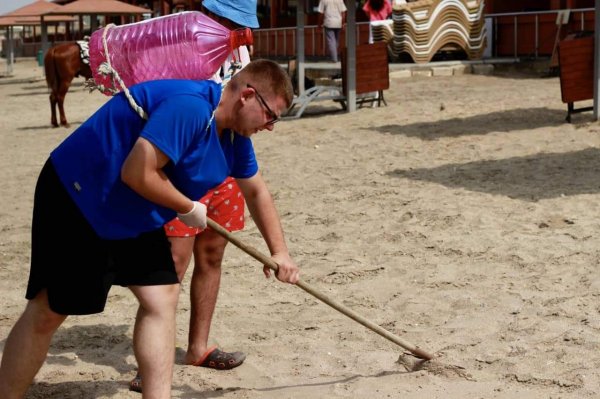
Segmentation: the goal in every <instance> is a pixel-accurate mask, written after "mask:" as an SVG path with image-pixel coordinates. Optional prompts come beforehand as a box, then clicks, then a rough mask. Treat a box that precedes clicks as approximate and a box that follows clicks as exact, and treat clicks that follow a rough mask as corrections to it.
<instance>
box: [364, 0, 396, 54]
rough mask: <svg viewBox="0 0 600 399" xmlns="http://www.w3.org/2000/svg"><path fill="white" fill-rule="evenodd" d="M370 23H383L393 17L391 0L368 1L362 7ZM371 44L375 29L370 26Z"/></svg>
mask: <svg viewBox="0 0 600 399" xmlns="http://www.w3.org/2000/svg"><path fill="white" fill-rule="evenodd" d="M362 9H363V11H364V12H365V14H367V16H368V17H369V21H370V22H374V21H383V20H386V19H388V18H389V16H390V15H392V4H391V3H390V0H367V1H366V2H365V4H364V5H363V7H362ZM369 43H373V28H372V25H371V24H369Z"/></svg>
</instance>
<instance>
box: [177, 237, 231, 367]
mask: <svg viewBox="0 0 600 399" xmlns="http://www.w3.org/2000/svg"><path fill="white" fill-rule="evenodd" d="M226 245H227V240H226V239H225V238H223V237H221V236H220V235H219V234H217V233H216V232H214V231H213V230H211V229H206V230H204V231H203V232H202V233H201V234H200V235H199V236H197V237H196V242H195V244H194V272H193V274H192V281H191V290H190V291H191V292H190V304H191V316H190V329H189V336H188V350H187V353H186V355H185V363H187V364H195V363H196V362H198V360H199V359H200V358H201V357H202V356H203V355H204V354H205V352H206V350H207V346H208V335H209V333H210V325H211V322H212V317H213V313H214V310H215V306H216V303H217V295H218V294H219V286H220V284H221V262H222V261H223V254H224V253H225V246H226Z"/></svg>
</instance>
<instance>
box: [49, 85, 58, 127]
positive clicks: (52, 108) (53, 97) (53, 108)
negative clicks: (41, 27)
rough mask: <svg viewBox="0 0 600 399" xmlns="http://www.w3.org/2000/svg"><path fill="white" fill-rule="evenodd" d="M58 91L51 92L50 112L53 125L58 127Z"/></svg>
mask: <svg viewBox="0 0 600 399" xmlns="http://www.w3.org/2000/svg"><path fill="white" fill-rule="evenodd" d="M56 103H57V101H56V93H54V91H53V92H51V93H50V112H51V115H52V116H51V117H50V123H51V124H52V126H53V127H58V122H57V120H56Z"/></svg>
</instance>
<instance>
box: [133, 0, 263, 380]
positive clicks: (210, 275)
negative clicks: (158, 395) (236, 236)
mask: <svg viewBox="0 0 600 399" xmlns="http://www.w3.org/2000/svg"><path fill="white" fill-rule="evenodd" d="M202 7H203V9H202V12H203V13H204V14H206V15H208V16H209V17H210V18H212V19H213V20H215V21H216V22H218V23H219V24H221V25H223V26H224V27H226V28H228V29H230V30H235V29H239V28H245V27H247V28H258V26H259V24H258V18H257V17H256V0H237V1H235V2H232V1H229V0H204V1H203V2H202ZM249 50H250V49H249V48H248V47H246V46H242V47H239V48H238V49H236V50H234V52H233V54H232V56H230V57H229V58H228V59H227V60H226V61H225V63H224V64H223V65H222V66H221V68H220V69H219V71H217V73H215V75H214V76H213V77H212V79H211V80H213V81H215V82H217V83H221V84H223V85H225V84H226V83H227V81H228V80H229V79H230V78H231V74H232V73H236V72H238V71H239V70H240V69H241V68H243V67H245V66H246V65H248V63H249V62H250V56H249ZM234 62H237V63H238V65H237V66H234V68H232V64H233V63H234ZM199 202H200V203H202V204H205V205H206V207H207V214H208V216H209V217H210V218H211V219H213V220H214V221H215V222H217V223H218V224H220V225H221V226H222V227H223V228H225V229H226V230H228V231H230V232H234V231H239V230H242V229H243V228H244V211H245V201H244V196H243V195H242V193H241V191H240V188H239V186H238V184H237V182H236V180H235V179H234V178H232V177H227V178H226V179H225V181H223V182H222V183H221V184H220V185H218V186H217V187H214V188H212V189H211V190H209V192H208V193H207V194H206V195H205V196H204V197H202V198H201V199H200V200H199ZM165 233H166V235H167V237H168V239H169V242H170V243H171V253H172V254H173V261H174V262H175V269H176V270H177V276H178V278H179V281H182V280H183V277H184V275H185V272H186V271H187V268H188V265H189V263H190V260H191V258H192V255H193V256H194V270H193V273H192V280H191V282H190V309H191V315H190V321H189V331H188V348H187V351H186V355H185V359H184V362H185V363H186V364H189V365H192V366H199V367H208V368H213V369H217V370H229V369H232V368H235V367H238V366H239V365H241V364H242V363H243V362H244V360H245V359H246V354H245V353H243V352H239V351H234V352H225V351H223V350H221V349H220V348H218V347H216V346H211V347H209V346H208V337H209V333H210V326H211V323H212V317H213V313H214V310H215V306H216V303H217V296H218V293H219V287H220V283H221V263H222V261H223V255H224V253H225V247H226V246H227V240H226V239H225V238H223V237H222V236H220V235H219V234H218V233H217V232H215V231H214V230H212V229H211V228H210V227H207V228H205V229H201V228H197V227H189V226H187V225H186V224H184V223H183V222H181V221H180V220H179V219H174V220H172V221H170V222H169V223H167V224H165ZM129 388H130V389H131V390H132V391H136V392H141V391H142V378H141V376H140V374H139V373H138V374H137V375H136V376H135V377H134V378H133V380H131V382H130V384H129Z"/></svg>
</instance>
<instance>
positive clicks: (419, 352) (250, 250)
mask: <svg viewBox="0 0 600 399" xmlns="http://www.w3.org/2000/svg"><path fill="white" fill-rule="evenodd" d="M207 222H208V226H209V227H210V228H211V229H213V230H214V231H216V232H217V233H218V234H220V235H221V236H223V237H224V238H226V239H227V240H228V241H229V242H231V243H232V244H233V245H235V246H236V247H238V248H240V249H241V250H242V251H244V252H246V253H247V254H248V255H250V256H252V257H253V258H254V259H256V260H258V261H259V262H260V263H262V264H264V265H266V266H268V267H269V268H270V269H271V270H273V271H275V272H277V269H278V266H277V263H275V262H274V261H273V260H272V259H271V258H270V257H268V256H266V255H264V254H262V253H261V252H260V251H258V250H257V249H256V248H254V247H251V246H249V245H246V244H245V243H244V242H242V241H241V240H239V239H238V238H237V237H235V236H234V235H233V234H231V233H230V232H229V231H227V230H225V229H224V228H223V227H221V225H219V224H218V223H216V222H215V221H214V220H211V219H208V221H207ZM296 285H297V286H298V287H300V288H302V289H303V290H304V291H306V292H308V293H309V294H311V295H312V296H314V297H315V298H317V299H320V300H321V301H323V302H325V303H326V304H327V305H329V306H331V307H332V308H334V309H335V310H337V311H338V312H341V313H343V314H345V315H346V316H348V317H349V318H351V319H352V320H354V321H356V322H358V323H360V324H362V325H363V326H365V327H367V328H368V329H370V330H371V331H373V332H376V333H377V334H379V335H381V336H382V337H384V338H387V339H388V340H390V341H392V342H393V343H395V344H396V345H399V346H401V347H403V348H404V349H406V350H408V351H410V352H411V353H412V354H413V355H415V356H416V357H418V358H420V359H425V360H431V359H433V355H432V354H430V353H427V352H426V351H424V350H423V349H420V348H418V347H416V346H415V345H413V344H411V343H409V342H406V341H404V340H402V339H401V338H400V337H398V336H397V335H395V334H393V333H391V332H389V331H388V330H386V329H384V328H382V327H381V326H379V325H377V324H375V323H373V322H372V321H370V320H368V319H366V318H364V317H362V316H361V315H359V314H358V313H356V312H355V311H353V310H352V309H350V308H347V307H346V306H344V305H342V304H341V303H339V302H336V301H334V300H333V299H331V298H329V297H327V296H326V295H324V294H323V293H321V292H319V291H317V290H316V289H314V288H313V287H311V286H310V285H309V284H307V283H306V282H304V281H302V280H299V281H298V282H297V283H296Z"/></svg>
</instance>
